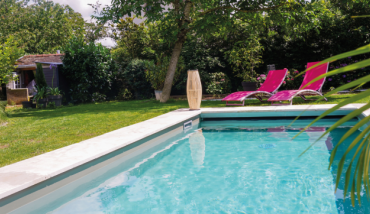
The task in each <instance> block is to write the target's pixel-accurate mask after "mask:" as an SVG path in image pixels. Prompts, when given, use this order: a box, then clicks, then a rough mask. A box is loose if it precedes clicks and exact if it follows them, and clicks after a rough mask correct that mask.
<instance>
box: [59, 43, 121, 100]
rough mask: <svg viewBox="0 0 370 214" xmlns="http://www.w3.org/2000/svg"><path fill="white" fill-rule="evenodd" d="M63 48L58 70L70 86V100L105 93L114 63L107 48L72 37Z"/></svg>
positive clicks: (109, 87)
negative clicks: (61, 65) (61, 60)
mask: <svg viewBox="0 0 370 214" xmlns="http://www.w3.org/2000/svg"><path fill="white" fill-rule="evenodd" d="M63 51H64V52H65V56H64V58H63V65H64V66H63V69H62V73H63V74H64V75H65V77H66V79H67V80H68V82H69V85H70V91H69V96H70V100H72V101H73V102H89V101H91V100H92V95H93V93H96V92H97V93H100V94H106V93H108V92H109V90H110V89H111V85H112V81H113V77H114V76H115V74H116V72H117V66H116V64H115V62H114V61H113V60H112V57H111V54H110V50H109V49H108V48H105V47H103V46H102V45H101V44H97V45H95V44H94V43H90V44H86V43H85V42H84V40H83V39H82V38H72V39H71V40H70V41H69V43H68V44H67V45H65V46H64V47H63Z"/></svg>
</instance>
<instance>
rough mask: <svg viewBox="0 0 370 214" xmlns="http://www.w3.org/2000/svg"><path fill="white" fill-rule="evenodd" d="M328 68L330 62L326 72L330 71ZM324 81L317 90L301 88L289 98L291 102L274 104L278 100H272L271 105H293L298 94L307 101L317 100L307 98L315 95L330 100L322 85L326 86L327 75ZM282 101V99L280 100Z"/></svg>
mask: <svg viewBox="0 0 370 214" xmlns="http://www.w3.org/2000/svg"><path fill="white" fill-rule="evenodd" d="M328 70H329V63H328V64H327V67H326V72H325V73H328ZM323 79H324V81H323V82H322V84H321V86H320V88H319V90H317V91H315V90H311V89H302V90H299V91H298V92H297V93H296V94H294V95H293V96H292V97H291V99H289V100H287V101H289V104H283V103H279V104H274V102H278V101H272V102H271V105H275V106H276V105H293V99H294V97H296V96H300V97H301V98H302V99H303V100H304V101H307V100H316V99H307V98H306V97H305V96H315V95H320V96H322V97H323V98H324V100H325V101H328V99H326V97H324V95H323V93H322V87H323V86H324V83H325V80H326V77H324V78H323ZM280 102H281V101H280Z"/></svg>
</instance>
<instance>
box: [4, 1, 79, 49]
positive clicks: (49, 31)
mask: <svg viewBox="0 0 370 214" xmlns="http://www.w3.org/2000/svg"><path fill="white" fill-rule="evenodd" d="M0 14H1V16H0V23H1V25H0V43H3V42H5V40H6V38H7V37H8V36H9V35H13V36H14V38H15V39H16V40H18V41H19V43H20V44H22V45H23V46H24V49H25V51H26V53H37V54H40V53H51V52H55V50H57V49H59V48H60V46H62V45H64V44H65V43H66V42H67V41H68V39H70V38H71V37H72V36H80V37H82V36H83V35H84V33H85V29H84V23H85V22H84V20H83V18H82V16H81V14H80V13H76V12H75V11H73V9H72V8H71V7H69V6H68V5H60V4H55V3H54V2H52V1H46V0H35V1H33V3H30V2H29V0H1V1H0Z"/></svg>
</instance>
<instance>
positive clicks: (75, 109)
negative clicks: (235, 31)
mask: <svg viewBox="0 0 370 214" xmlns="http://www.w3.org/2000/svg"><path fill="white" fill-rule="evenodd" d="M350 96H353V95H334V96H332V97H330V99H329V101H328V102H325V101H322V102H320V103H321V104H326V103H338V102H340V101H342V100H344V99H346V98H348V97H350ZM369 99H370V98H365V99H363V100H361V101H360V102H362V103H364V102H368V101H369ZM294 103H295V104H313V103H314V102H309V101H306V102H305V101H303V100H302V99H300V98H297V99H296V100H295V102H294ZM258 105H269V103H263V104H261V103H260V102H259V101H257V100H248V101H247V102H246V106H258ZM224 106H225V104H224V103H223V102H220V101H203V102H202V107H224ZM187 107H188V104H187V101H186V100H169V101H168V102H167V103H159V102H158V101H155V100H136V101H125V102H116V101H114V102H104V103H95V104H94V103H92V104H81V105H77V106H72V107H61V108H57V109H45V110H38V109H32V110H27V109H21V108H17V109H10V110H7V112H8V113H9V114H10V118H8V119H7V120H6V121H7V124H6V125H5V126H4V125H3V126H0V166H5V165H8V164H11V163H14V162H17V161H20V160H24V159H27V158H30V157H33V156H36V155H39V154H42V153H45V152H49V151H52V150H55V149H58V148H61V147H64V146H68V145H71V144H74V143H78V142H80V141H83V140H86V139H89V138H92V137H95V136H98V135H101V134H104V133H107V132H109V131H113V130H116V129H119V128H122V127H125V126H129V125H132V124H135V123H138V122H141V121H144V120H147V119H150V118H153V117H156V116H158V115H161V114H164V113H167V112H169V111H173V110H176V109H178V108H187Z"/></svg>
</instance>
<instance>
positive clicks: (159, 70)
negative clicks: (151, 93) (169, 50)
mask: <svg viewBox="0 0 370 214" xmlns="http://www.w3.org/2000/svg"><path fill="white" fill-rule="evenodd" d="M170 59H171V58H170V57H168V56H163V55H161V56H160V57H158V58H157V63H154V61H147V62H145V65H146V70H145V77H146V79H147V80H148V81H149V82H150V84H151V86H152V87H153V88H154V89H155V90H159V91H161V90H162V89H163V86H164V81H165V80H166V76H167V71H168V66H169V65H170ZM184 67H185V64H184V59H183V58H182V57H181V56H180V58H179V61H178V62H177V66H176V71H175V76H174V77H173V84H175V83H176V82H177V80H178V78H179V77H180V74H181V73H182V72H183V70H184Z"/></svg>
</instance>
